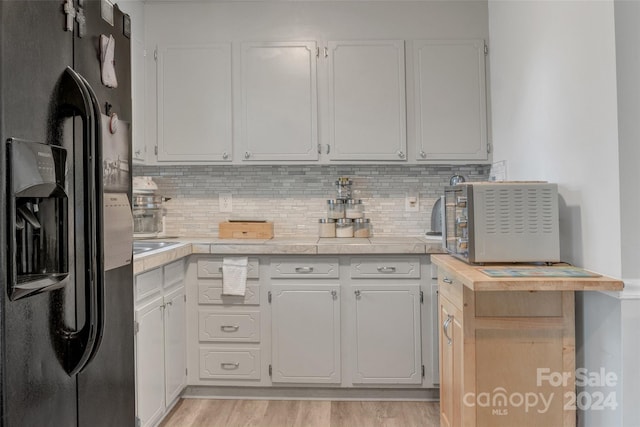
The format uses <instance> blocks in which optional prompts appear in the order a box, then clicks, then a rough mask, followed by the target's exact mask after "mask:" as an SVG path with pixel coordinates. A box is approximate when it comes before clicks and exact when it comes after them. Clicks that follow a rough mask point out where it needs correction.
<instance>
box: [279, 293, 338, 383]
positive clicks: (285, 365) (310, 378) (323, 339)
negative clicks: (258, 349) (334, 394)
mask: <svg viewBox="0 0 640 427" xmlns="http://www.w3.org/2000/svg"><path fill="white" fill-rule="evenodd" d="M271 289H272V290H271V292H272V300H271V353H272V360H271V363H272V375H271V381H272V382H274V383H327V384H338V383H340V298H339V295H340V286H339V285H337V284H335V285H313V284H312V285H297V284H291V285H273V286H272V288H271Z"/></svg>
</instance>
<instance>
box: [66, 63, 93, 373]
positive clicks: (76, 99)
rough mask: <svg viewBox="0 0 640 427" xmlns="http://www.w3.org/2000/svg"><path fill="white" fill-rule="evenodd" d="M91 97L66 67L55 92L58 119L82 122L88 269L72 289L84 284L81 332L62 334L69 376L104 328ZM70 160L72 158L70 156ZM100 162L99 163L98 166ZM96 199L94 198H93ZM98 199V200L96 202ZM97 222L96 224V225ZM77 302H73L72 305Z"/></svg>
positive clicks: (86, 360)
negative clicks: (77, 117) (72, 119)
mask: <svg viewBox="0 0 640 427" xmlns="http://www.w3.org/2000/svg"><path fill="white" fill-rule="evenodd" d="M96 107H98V105H97V101H96V100H95V95H93V94H92V93H91V92H90V89H89V88H88V87H87V85H86V80H84V78H82V77H81V76H80V75H79V74H78V73H77V72H75V71H74V70H73V69H71V68H70V67H67V68H66V69H65V71H64V73H63V76H62V78H61V81H60V87H59V91H58V111H59V117H58V119H59V120H61V119H64V118H67V117H73V116H76V115H79V116H80V117H81V118H82V146H83V147H84V156H83V165H77V166H81V167H82V168H83V171H82V175H83V180H84V199H85V201H86V205H85V206H84V213H83V214H84V229H83V230H78V232H79V233H82V234H83V235H84V246H83V248H76V250H83V251H84V254H85V255H84V257H85V261H86V262H87V263H88V266H87V267H88V268H84V269H82V273H81V271H80V269H78V271H77V273H78V274H77V277H76V284H75V286H81V285H82V284H84V313H85V322H84V325H83V326H82V328H81V329H78V330H69V329H67V330H65V331H63V332H62V334H63V337H64V339H65V340H66V342H67V346H66V349H67V350H66V354H65V355H64V358H63V359H64V360H65V370H66V371H67V373H68V374H69V375H70V376H73V375H76V374H78V373H79V372H80V371H82V370H83V369H84V368H85V367H86V366H87V364H88V363H89V361H90V360H91V359H92V358H93V356H94V355H95V352H96V350H97V345H99V343H100V340H101V337H102V332H103V328H104V322H103V316H104V312H103V310H102V304H103V300H104V284H103V280H102V277H103V272H102V271H101V267H102V264H103V259H102V248H101V247H100V246H99V244H98V243H99V241H100V239H101V238H102V236H98V235H97V233H101V232H102V222H101V219H102V218H101V215H100V211H98V209H97V208H98V207H99V208H100V210H101V209H102V206H101V205H99V206H97V205H96V203H97V201H101V200H102V192H100V193H99V194H98V193H97V191H98V189H100V190H101V184H102V174H101V173H100V174H99V175H98V176H96V175H97V174H96V171H97V170H98V168H99V165H100V164H101V162H102V159H101V157H102V151H101V150H100V152H99V153H96V150H97V149H98V148H100V147H98V145H100V144H99V143H100V138H101V131H100V128H101V121H100V120H101V117H100V114H99V111H100V110H99V107H98V108H96ZM72 158H73V156H72ZM98 162H100V163H98ZM96 195H97V197H96ZM96 199H98V200H96ZM99 221H100V222H99ZM78 303H79V302H78V301H76V304H78Z"/></svg>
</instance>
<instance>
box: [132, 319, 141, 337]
mask: <svg viewBox="0 0 640 427" xmlns="http://www.w3.org/2000/svg"><path fill="white" fill-rule="evenodd" d="M138 332H140V323H138V321H135V322H133V333H134V334H137V333H138Z"/></svg>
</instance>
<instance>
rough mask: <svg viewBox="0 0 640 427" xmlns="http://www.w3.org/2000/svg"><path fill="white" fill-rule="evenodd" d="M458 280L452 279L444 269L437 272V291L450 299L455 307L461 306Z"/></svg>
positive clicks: (460, 285)
mask: <svg viewBox="0 0 640 427" xmlns="http://www.w3.org/2000/svg"><path fill="white" fill-rule="evenodd" d="M463 286H464V285H463V284H462V282H460V281H459V280H456V279H454V278H453V277H452V276H451V275H449V274H447V272H446V271H443V270H441V271H439V272H438V291H439V292H440V295H441V296H443V297H445V298H447V299H448V300H449V301H451V302H452V303H453V304H454V305H455V306H456V307H458V308H461V307H462V287H463Z"/></svg>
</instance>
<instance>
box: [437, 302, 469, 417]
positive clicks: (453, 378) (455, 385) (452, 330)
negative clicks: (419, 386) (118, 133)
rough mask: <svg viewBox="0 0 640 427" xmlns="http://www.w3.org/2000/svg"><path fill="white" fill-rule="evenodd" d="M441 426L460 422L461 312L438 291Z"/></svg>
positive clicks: (462, 354) (461, 380)
mask: <svg viewBox="0 0 640 427" xmlns="http://www.w3.org/2000/svg"><path fill="white" fill-rule="evenodd" d="M439 304H440V310H439V311H440V322H439V325H440V328H439V336H440V425H441V426H443V427H446V426H460V425H462V398H463V391H464V388H463V378H462V374H463V363H464V347H463V343H464V341H463V339H464V337H463V328H462V326H463V323H462V312H461V311H460V309H458V308H457V307H456V306H455V305H454V304H453V303H452V302H450V301H449V300H448V299H447V298H444V297H443V296H442V294H440V299H439Z"/></svg>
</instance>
